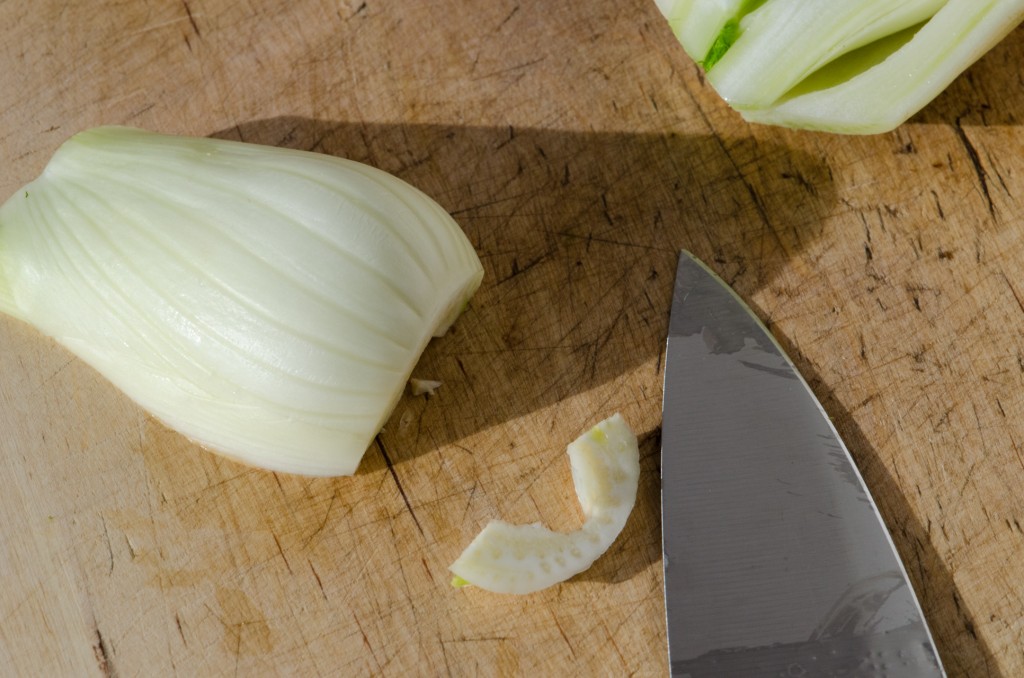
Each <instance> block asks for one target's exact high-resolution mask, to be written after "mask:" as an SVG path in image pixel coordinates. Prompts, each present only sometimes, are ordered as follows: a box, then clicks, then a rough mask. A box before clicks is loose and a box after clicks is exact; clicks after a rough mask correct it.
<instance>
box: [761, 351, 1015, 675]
mask: <svg viewBox="0 0 1024 678" xmlns="http://www.w3.org/2000/svg"><path fill="white" fill-rule="evenodd" d="M775 337H776V339H777V340H778V341H779V343H780V344H782V346H783V347H784V349H785V351H786V352H787V353H788V354H789V356H790V357H791V358H792V360H793V361H794V363H795V364H796V366H797V368H798V369H799V370H800V372H801V373H802V374H803V376H804V378H805V379H806V380H807V383H808V385H809V386H810V387H811V390H813V391H814V394H815V396H817V398H818V400H819V401H820V402H821V404H822V406H823V407H824V408H825V411H826V412H828V414H829V417H830V418H831V419H832V422H833V424H834V425H835V427H836V430H837V431H838V432H839V435H840V436H841V437H842V439H843V441H844V442H845V443H846V446H847V449H849V451H850V454H851V455H852V456H853V459H854V462H855V463H856V464H857V467H858V468H859V469H860V472H861V475H862V476H863V477H864V482H865V483H866V484H867V486H868V489H869V491H870V492H871V495H872V497H873V498H874V500H875V504H876V505H877V506H878V510H879V512H880V513H881V514H882V519H883V520H884V521H885V525H886V527H887V528H888V529H889V533H890V534H891V535H892V539H893V542H894V544H895V545H896V550H897V552H898V553H899V556H900V559H901V560H902V561H903V564H904V567H905V568H906V570H907V576H908V577H909V578H910V582H911V585H912V586H913V588H914V592H915V593H916V594H917V598H918V601H919V602H920V603H921V608H922V609H923V611H924V615H925V619H926V620H927V622H928V626H929V628H930V629H931V632H932V636H933V637H934V639H935V644H936V646H937V647H938V650H939V656H940V657H941V659H942V662H943V664H944V668H945V669H946V672H947V674H948V675H950V676H982V675H983V676H990V677H991V678H1003V674H1002V673H1001V672H1000V671H999V668H998V665H999V662H998V660H997V659H996V657H995V655H994V654H993V653H992V651H991V649H990V648H989V647H988V645H987V644H986V643H985V642H984V641H983V640H982V639H981V638H980V637H979V636H978V635H977V632H976V630H975V629H976V626H977V624H976V622H975V618H974V615H973V614H972V613H971V611H970V610H968V609H966V608H965V607H964V606H963V604H962V602H961V598H960V594H959V592H958V590H957V585H956V582H955V581H954V580H953V574H952V572H950V570H949V569H948V568H947V566H946V564H945V562H944V561H943V560H942V557H941V556H940V555H939V553H938V552H937V551H936V550H935V547H934V546H933V545H932V542H931V536H930V534H929V528H930V527H931V526H930V525H929V526H928V527H926V526H924V525H922V524H921V522H920V521H919V520H918V519H917V518H916V517H915V514H914V511H913V510H912V508H911V506H910V503H909V502H908V501H907V499H906V496H905V494H904V490H903V489H901V486H900V484H899V482H897V480H896V479H895V478H894V477H893V476H892V475H891V474H890V473H889V471H888V470H887V469H886V467H885V465H884V464H881V463H879V462H878V459H877V455H876V454H875V452H874V450H873V448H872V447H871V443H870V442H869V441H868V439H867V436H865V435H864V432H863V431H862V430H861V428H860V427H859V426H858V424H857V419H856V417H854V416H853V415H852V414H850V412H849V411H848V410H847V409H846V408H845V407H843V405H842V404H841V403H840V402H839V400H837V399H836V397H835V395H834V392H833V390H832V389H831V388H829V386H828V385H827V384H826V383H825V381H823V380H822V379H821V377H820V376H819V375H818V373H817V371H816V370H815V369H814V367H813V366H812V365H811V364H810V363H809V362H808V361H807V360H805V359H804V357H803V355H802V354H801V353H800V352H799V351H798V350H797V349H796V347H795V346H793V344H792V343H791V342H790V341H789V340H788V339H787V338H786V337H784V336H780V335H779V334H777V333H776V334H775Z"/></svg>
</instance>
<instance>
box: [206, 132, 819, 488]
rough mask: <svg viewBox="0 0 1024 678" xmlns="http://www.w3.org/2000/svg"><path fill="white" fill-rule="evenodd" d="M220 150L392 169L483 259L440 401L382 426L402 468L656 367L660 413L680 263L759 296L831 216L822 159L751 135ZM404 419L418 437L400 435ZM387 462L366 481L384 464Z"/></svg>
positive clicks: (335, 142)
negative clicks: (308, 153) (323, 157)
mask: <svg viewBox="0 0 1024 678" xmlns="http://www.w3.org/2000/svg"><path fill="white" fill-rule="evenodd" d="M213 136H215V137H218V138H225V139H235V140H244V141H247V142H252V143H260V144H267V145H272V146H282V147H290V148H298V149H304V150H312V151H317V152H321V153H327V154H331V155H336V156H341V157H346V158H350V159H353V160H357V161H361V162H365V163H367V164H369V165H373V166H375V167H379V168H381V169H384V170H386V171H388V172H391V173H392V174H395V175H397V176H399V177H401V178H402V179H404V180H406V181H408V182H409V183H411V184H412V185H414V186H416V187H418V188H420V189H421V190H423V191H424V192H426V193H427V194H428V195H430V196H431V197H433V198H434V199H435V200H437V201H438V202H439V203H440V204H441V205H442V206H443V207H444V208H445V209H446V210H448V211H449V212H450V213H451V214H452V215H453V216H454V218H455V220H456V221H457V222H458V223H459V225H460V226H461V227H462V228H463V230H464V232H465V233H466V234H467V236H468V237H469V239H470V241H471V242H472V243H473V245H474V247H475V248H476V251H477V253H478V254H479V256H480V259H481V261H482V263H483V266H484V270H485V277H484V281H483V284H482V286H481V288H480V290H479V291H478V292H477V294H476V295H475V296H474V297H473V299H472V301H471V303H470V306H469V308H468V310H467V312H466V313H464V314H463V315H462V316H461V317H460V318H459V319H458V321H456V323H455V325H454V326H453V327H452V329H451V330H449V332H448V334H447V335H445V336H444V337H442V338H440V339H435V340H433V341H432V342H431V344H430V345H429V346H428V347H427V349H426V352H425V353H424V355H423V356H422V358H421V360H420V362H419V364H418V365H417V367H416V368H415V370H414V372H413V376H414V377H418V378H422V379H435V380H438V381H441V382H442V384H443V385H442V387H441V391H440V392H439V393H438V395H437V397H436V398H435V399H433V402H432V401H430V400H427V399H423V398H411V397H409V396H407V397H406V398H404V399H403V401H402V403H400V405H399V407H398V408H397V409H396V410H395V413H394V414H393V415H392V417H391V419H390V420H389V422H388V426H387V427H386V429H385V431H386V434H385V435H384V436H383V438H384V444H385V445H387V444H388V442H389V441H390V440H394V441H395V442H396V444H395V445H394V446H393V447H394V449H389V450H388V452H389V454H390V459H391V461H392V462H394V463H395V464H400V463H401V462H403V461H405V460H408V459H409V458H412V457H415V456H417V455H420V454H424V453H427V452H430V451H432V450H434V449H436V448H438V447H439V446H443V445H446V444H450V443H454V442H457V441H459V440H462V439H464V438H466V437H467V436H469V435H471V434H473V433H476V432H479V431H482V430H484V429H487V428H490V427H494V426H498V425H502V424H504V423H506V422H510V421H514V420H516V419H517V418H519V417H521V416H522V415H525V414H528V413H531V412H536V411H538V410H540V409H542V408H544V407H547V406H551V405H553V404H555V403H561V402H563V401H565V400H566V399H567V398H570V397H571V396H574V395H579V394H582V393H585V392H587V391H590V390H592V389H594V388H596V387H599V386H601V385H602V384H607V383H608V382H610V381H612V380H614V379H616V378H617V377H620V376H621V375H624V374H628V373H630V372H632V371H633V370H635V369H637V368H638V367H640V366H641V365H644V364H649V365H651V372H652V374H653V372H654V371H655V369H658V370H659V375H658V380H659V381H658V384H657V386H658V389H657V391H658V392H657V393H651V394H650V397H652V398H656V399H657V402H658V403H660V363H659V364H658V366H657V368H655V366H654V364H655V363H657V361H658V360H659V356H660V355H661V352H662V351H663V349H664V343H665V337H666V332H667V329H668V315H669V307H670V303H671V293H672V286H673V278H674V274H675V266H676V262H677V258H678V254H679V250H680V249H681V248H686V249H689V250H691V251H693V252H694V253H695V254H697V255H698V256H700V257H701V258H703V259H704V260H705V261H707V262H708V263H709V264H710V265H712V266H713V267H714V268H715V269H716V271H717V272H718V273H719V274H720V275H722V276H723V277H724V278H725V279H726V280H727V281H728V282H729V283H730V284H732V285H734V286H735V288H736V289H737V291H738V292H739V293H740V294H742V295H744V296H746V297H748V298H749V296H750V295H751V294H752V293H754V292H756V291H757V290H758V289H761V288H763V287H764V286H767V285H770V284H771V283H772V281H773V280H774V279H775V277H776V273H777V270H778V269H779V268H780V267H781V266H783V265H785V264H786V263H787V261H788V260H789V259H790V258H791V257H792V256H793V255H794V254H796V253H797V252H798V251H799V250H800V249H802V248H803V246H804V245H805V244H806V243H807V242H810V241H811V240H813V239H814V238H815V237H816V233H817V232H819V231H820V229H821V228H822V226H821V221H822V217H823V216H824V215H826V214H828V212H829V211H830V210H831V208H832V206H833V202H834V195H833V189H832V184H831V177H830V174H829V170H828V168H827V166H826V164H825V162H824V160H819V159H815V158H812V157H809V156H808V155H807V154H805V153H803V152H802V151H795V150H793V149H790V148H786V147H782V146H778V145H771V144H765V143H759V142H757V141H754V140H751V139H743V140H740V141H737V142H735V143H732V142H728V141H726V142H723V141H720V140H718V139H715V138H712V137H683V136H677V135H664V136H663V135H653V134H626V133H622V134H615V133H579V132H563V131H557V130H538V129H512V128H508V127H505V128H480V127H469V128H467V127H458V126H439V125H409V124H399V125H388V124H363V123H335V122H327V121H318V120H310V119H306V118H298V117H280V118H272V119H266V120H258V121H254V122H250V123H246V124H243V125H240V126H237V127H233V128H230V129H226V130H222V131H221V132H218V133H217V134H215V135H213ZM403 409H404V410H405V411H406V412H407V413H411V414H407V415H406V418H407V419H408V418H409V417H410V416H412V417H413V418H414V419H415V425H414V428H415V429H416V430H417V431H419V432H420V435H418V436H416V437H414V438H410V439H406V437H403V435H402V433H401V431H398V430H397V429H399V428H404V427H403V422H402V421H401V412H402V410H403ZM609 414H610V413H609ZM399 437H401V440H400V443H401V444H397V443H398V442H399ZM372 452H373V450H372V449H371V453H370V454H368V455H367V457H366V458H364V460H363V463H362V466H361V468H360V472H361V473H366V472H371V471H373V470H375V469H376V468H378V465H379V463H380V455H377V454H373V453H372Z"/></svg>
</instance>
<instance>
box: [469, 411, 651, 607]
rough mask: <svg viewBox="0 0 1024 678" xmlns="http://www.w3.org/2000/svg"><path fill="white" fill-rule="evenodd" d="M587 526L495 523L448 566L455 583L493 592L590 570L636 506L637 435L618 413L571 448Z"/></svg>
mask: <svg viewBox="0 0 1024 678" xmlns="http://www.w3.org/2000/svg"><path fill="white" fill-rule="evenodd" d="M566 451H567V453H568V455H569V462H570V464H571V467H572V479H573V485H575V488H576V495H577V497H578V498H579V500H580V505H581V507H582V509H583V515H584V518H585V520H584V523H583V526H582V527H581V528H580V529H579V530H576V531H575V532H570V533H559V532H554V531H552V530H549V529H548V528H546V527H544V526H543V525H539V524H533V525H511V524H509V523H506V522H504V521H500V520H493V521H491V522H490V523H488V525H487V526H486V527H485V528H484V529H483V530H482V531H481V532H480V534H479V535H477V537H476V539H474V540H473V541H472V542H471V543H470V545H469V546H467V547H466V550H465V551H463V552H462V555H460V556H459V558H458V559H457V560H456V561H455V562H454V563H453V564H452V566H451V567H450V568H449V569H451V571H452V573H454V574H455V579H454V580H453V582H452V583H453V584H454V585H456V586H463V585H466V584H472V585H474V586H479V587H480V588H483V589H487V590H489V591H494V592H496V593H532V592H534V591H539V590H541V589H544V588H547V587H549V586H552V585H553V584H557V583H558V582H561V581H565V580H566V579H569V578H570V577H572V576H573V575H576V574H579V573H580V572H583V571H584V570H586V569H587V568H589V567H590V566H591V565H592V564H593V563H594V561H595V560H597V559H598V557H600V556H601V554H603V553H604V552H605V551H607V550H608V547H610V546H611V545H612V542H614V541H615V538H616V537H618V536H619V533H620V532H621V531H622V528H623V527H624V526H625V524H626V519H627V518H629V514H630V512H631V511H632V510H633V505H634V504H635V503H636V491H637V484H638V483H639V479H640V455H639V451H638V449H637V440H636V436H635V435H633V432H632V431H631V430H630V429H629V426H628V425H627V424H626V421H625V420H624V419H623V418H622V415H620V414H615V415H613V416H611V417H609V418H608V419H606V420H604V421H602V422H601V423H599V424H597V425H596V426H594V427H593V428H592V429H590V430H589V431H587V432H586V433H584V434H583V435H582V436H580V437H579V438H577V439H576V440H575V441H573V442H572V443H571V444H570V445H569V446H568V448H567V450H566Z"/></svg>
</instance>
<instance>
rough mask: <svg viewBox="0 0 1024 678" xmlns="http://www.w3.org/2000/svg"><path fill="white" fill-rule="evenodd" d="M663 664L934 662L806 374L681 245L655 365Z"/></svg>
mask: <svg viewBox="0 0 1024 678" xmlns="http://www.w3.org/2000/svg"><path fill="white" fill-rule="evenodd" d="M663 408H664V411H663V424H662V463H661V474H662V540H663V546H664V559H663V560H664V567H665V607H666V614H667V623H668V646H669V647H668V649H669V666H670V669H671V674H672V675H673V676H692V678H700V677H701V676H729V677H730V678H732V677H734V676H833V675H836V676H890V677H893V678H903V677H910V676H914V677H917V676H922V677H925V676H944V675H945V672H944V671H943V668H942V663H941V660H940V659H939V655H938V652H937V651H936V649H935V643H934V640H933V639H932V636H931V633H930V632H929V630H928V626H927V624H926V622H925V620H924V615H923V614H922V612H921V607H920V605H919V604H918V601H917V598H916V596H915V595H914V591H913V589H912V588H911V585H910V582H909V581H908V579H907V574H906V570H905V569H904V567H903V564H902V563H901V562H900V559H899V556H898V555H897V553H896V549H895V548H894V546H893V542H892V538H891V537H890V535H889V532H888V531H887V530H886V528H885V524H884V523H883V522H882V519H881V516H880V515H879V513H878V509H877V508H876V506H875V503H874V500H873V499H872V498H871V495H870V493H869V492H868V489H867V487H866V485H865V484H864V480H863V478H862V477H861V475H860V472H859V471H858V470H857V467H856V465H855V464H854V463H853V459H852V458H851V457H850V454H849V452H848V451H847V449H846V447H845V446H844V445H843V442H842V440H840V438H839V435H838V434H837V433H836V430H835V428H834V427H833V426H832V423H831V421H830V420H829V417H828V415H827V414H826V413H825V411H824V409H822V407H821V405H820V404H819V403H818V401H817V400H816V399H815V397H814V395H813V393H812V392H811V390H810V388H809V387H808V386H807V383H806V382H805V381H804V380H803V378H802V377H801V376H800V374H799V373H798V372H797V370H796V368H795V367H794V366H793V363H792V362H791V361H790V360H789V359H788V358H787V357H786V355H785V353H784V351H783V350H782V348H781V347H780V346H779V344H778V343H777V342H776V341H775V340H774V339H773V338H772V336H771V334H770V333H769V332H768V330H767V328H765V326H764V325H763V324H762V323H761V322H760V321H759V320H758V319H757V317H756V316H755V315H754V314H753V313H752V312H751V311H750V309H748V308H747V306H746V305H745V304H744V303H743V302H742V301H741V300H740V298H739V297H738V296H737V295H736V293H735V292H734V291H733V290H732V289H731V288H729V286H728V285H726V284H725V283H724V282H723V281H722V280H721V279H719V278H718V277H717V276H716V275H715V274H714V273H713V272H712V271H711V270H710V269H709V268H708V267H707V266H705V265H704V264H703V263H701V262H700V261H699V260H697V259H696V258H695V257H694V256H693V255H692V254H689V253H688V252H683V253H682V254H681V255H680V257H679V266H678V269H677V271H676V283H675V291H674V293H673V301H672V315H671V321H670V327H669V337H668V346H667V353H666V366H665V397H664V405H663Z"/></svg>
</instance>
